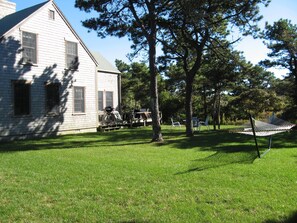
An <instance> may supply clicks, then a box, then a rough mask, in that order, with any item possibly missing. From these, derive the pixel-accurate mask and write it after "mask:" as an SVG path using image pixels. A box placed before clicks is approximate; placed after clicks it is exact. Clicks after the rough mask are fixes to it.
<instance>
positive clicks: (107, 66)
mask: <svg viewBox="0 0 297 223" xmlns="http://www.w3.org/2000/svg"><path fill="white" fill-rule="evenodd" d="M92 54H93V56H94V57H95V59H96V60H97V61H99V65H98V66H97V69H98V71H99V72H100V71H101V72H107V73H112V74H120V73H121V72H120V71H119V70H118V69H117V68H116V67H114V66H113V65H112V64H111V63H110V62H109V61H108V60H107V59H106V58H104V57H103V56H102V55H101V54H100V53H99V52H92Z"/></svg>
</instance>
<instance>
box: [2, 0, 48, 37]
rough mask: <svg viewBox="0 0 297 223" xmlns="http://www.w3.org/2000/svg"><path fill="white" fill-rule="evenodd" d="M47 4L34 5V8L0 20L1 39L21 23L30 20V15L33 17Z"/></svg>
mask: <svg viewBox="0 0 297 223" xmlns="http://www.w3.org/2000/svg"><path fill="white" fill-rule="evenodd" d="M47 3H48V1H47V2H43V3H40V4H38V5H34V6H32V7H29V8H26V9H23V10H20V11H18V12H15V13H12V14H10V15H7V16H5V17H4V18H2V19H0V37H2V36H3V35H4V34H6V33H7V32H8V31H10V30H11V29H13V28H14V27H15V26H17V25H18V24H19V23H21V22H22V21H23V20H25V19H26V18H28V17H29V16H30V15H32V14H33V13H34V12H36V11H37V10H38V9H40V8H41V7H42V6H44V5H45V4H47Z"/></svg>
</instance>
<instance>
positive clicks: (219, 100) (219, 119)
mask: <svg viewBox="0 0 297 223" xmlns="http://www.w3.org/2000/svg"><path fill="white" fill-rule="evenodd" d="M217 108H218V129H219V130H220V129H221V91H220V90H218V105H217Z"/></svg>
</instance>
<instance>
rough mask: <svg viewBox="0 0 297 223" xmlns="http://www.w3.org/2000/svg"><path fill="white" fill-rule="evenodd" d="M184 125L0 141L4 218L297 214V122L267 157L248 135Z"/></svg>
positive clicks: (217, 218)
mask: <svg viewBox="0 0 297 223" xmlns="http://www.w3.org/2000/svg"><path fill="white" fill-rule="evenodd" d="M184 131H185V129H184V128H172V127H166V126H164V127H163V135H164V139H165V142H164V143H162V144H156V143H150V139H151V134H152V132H151V129H150V127H145V128H137V129H121V130H119V131H113V132H105V133H91V134H80V135H71V136H61V137H56V138H46V139H41V140H26V141H15V142H11V143H1V145H0V222H1V223H4V222H137V223H140V222H195V223H203V222H211V223H213V222H220V223H221V222H223V223H226V222H232V223H233V222H234V223H237V222H240V223H242V222H252V223H256V222H261V223H262V222H263V223H268V222H270V223H277V222H297V221H296V219H297V168H296V167H297V137H296V136H297V132H293V131H292V132H289V133H284V134H278V135H276V136H274V138H273V145H272V150H271V151H270V152H269V153H268V154H267V155H266V156H264V157H263V158H261V159H259V158H257V153H256V151H255V147H254V141H253V138H252V137H250V136H245V135H239V134H235V133H228V132H226V131H216V132H214V131H207V130H204V131H202V132H200V133H197V134H196V135H195V136H194V137H192V138H186V137H184ZM259 144H260V146H261V148H263V149H264V148H265V147H267V145H266V144H267V139H261V140H260V142H259Z"/></svg>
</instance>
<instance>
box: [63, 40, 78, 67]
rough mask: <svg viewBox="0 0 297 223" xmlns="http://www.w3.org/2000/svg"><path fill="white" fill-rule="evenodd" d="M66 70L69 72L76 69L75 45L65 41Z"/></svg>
mask: <svg viewBox="0 0 297 223" xmlns="http://www.w3.org/2000/svg"><path fill="white" fill-rule="evenodd" d="M66 68H67V69H70V70H77V68H78V56H77V43H74V42H69V41H66Z"/></svg>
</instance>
